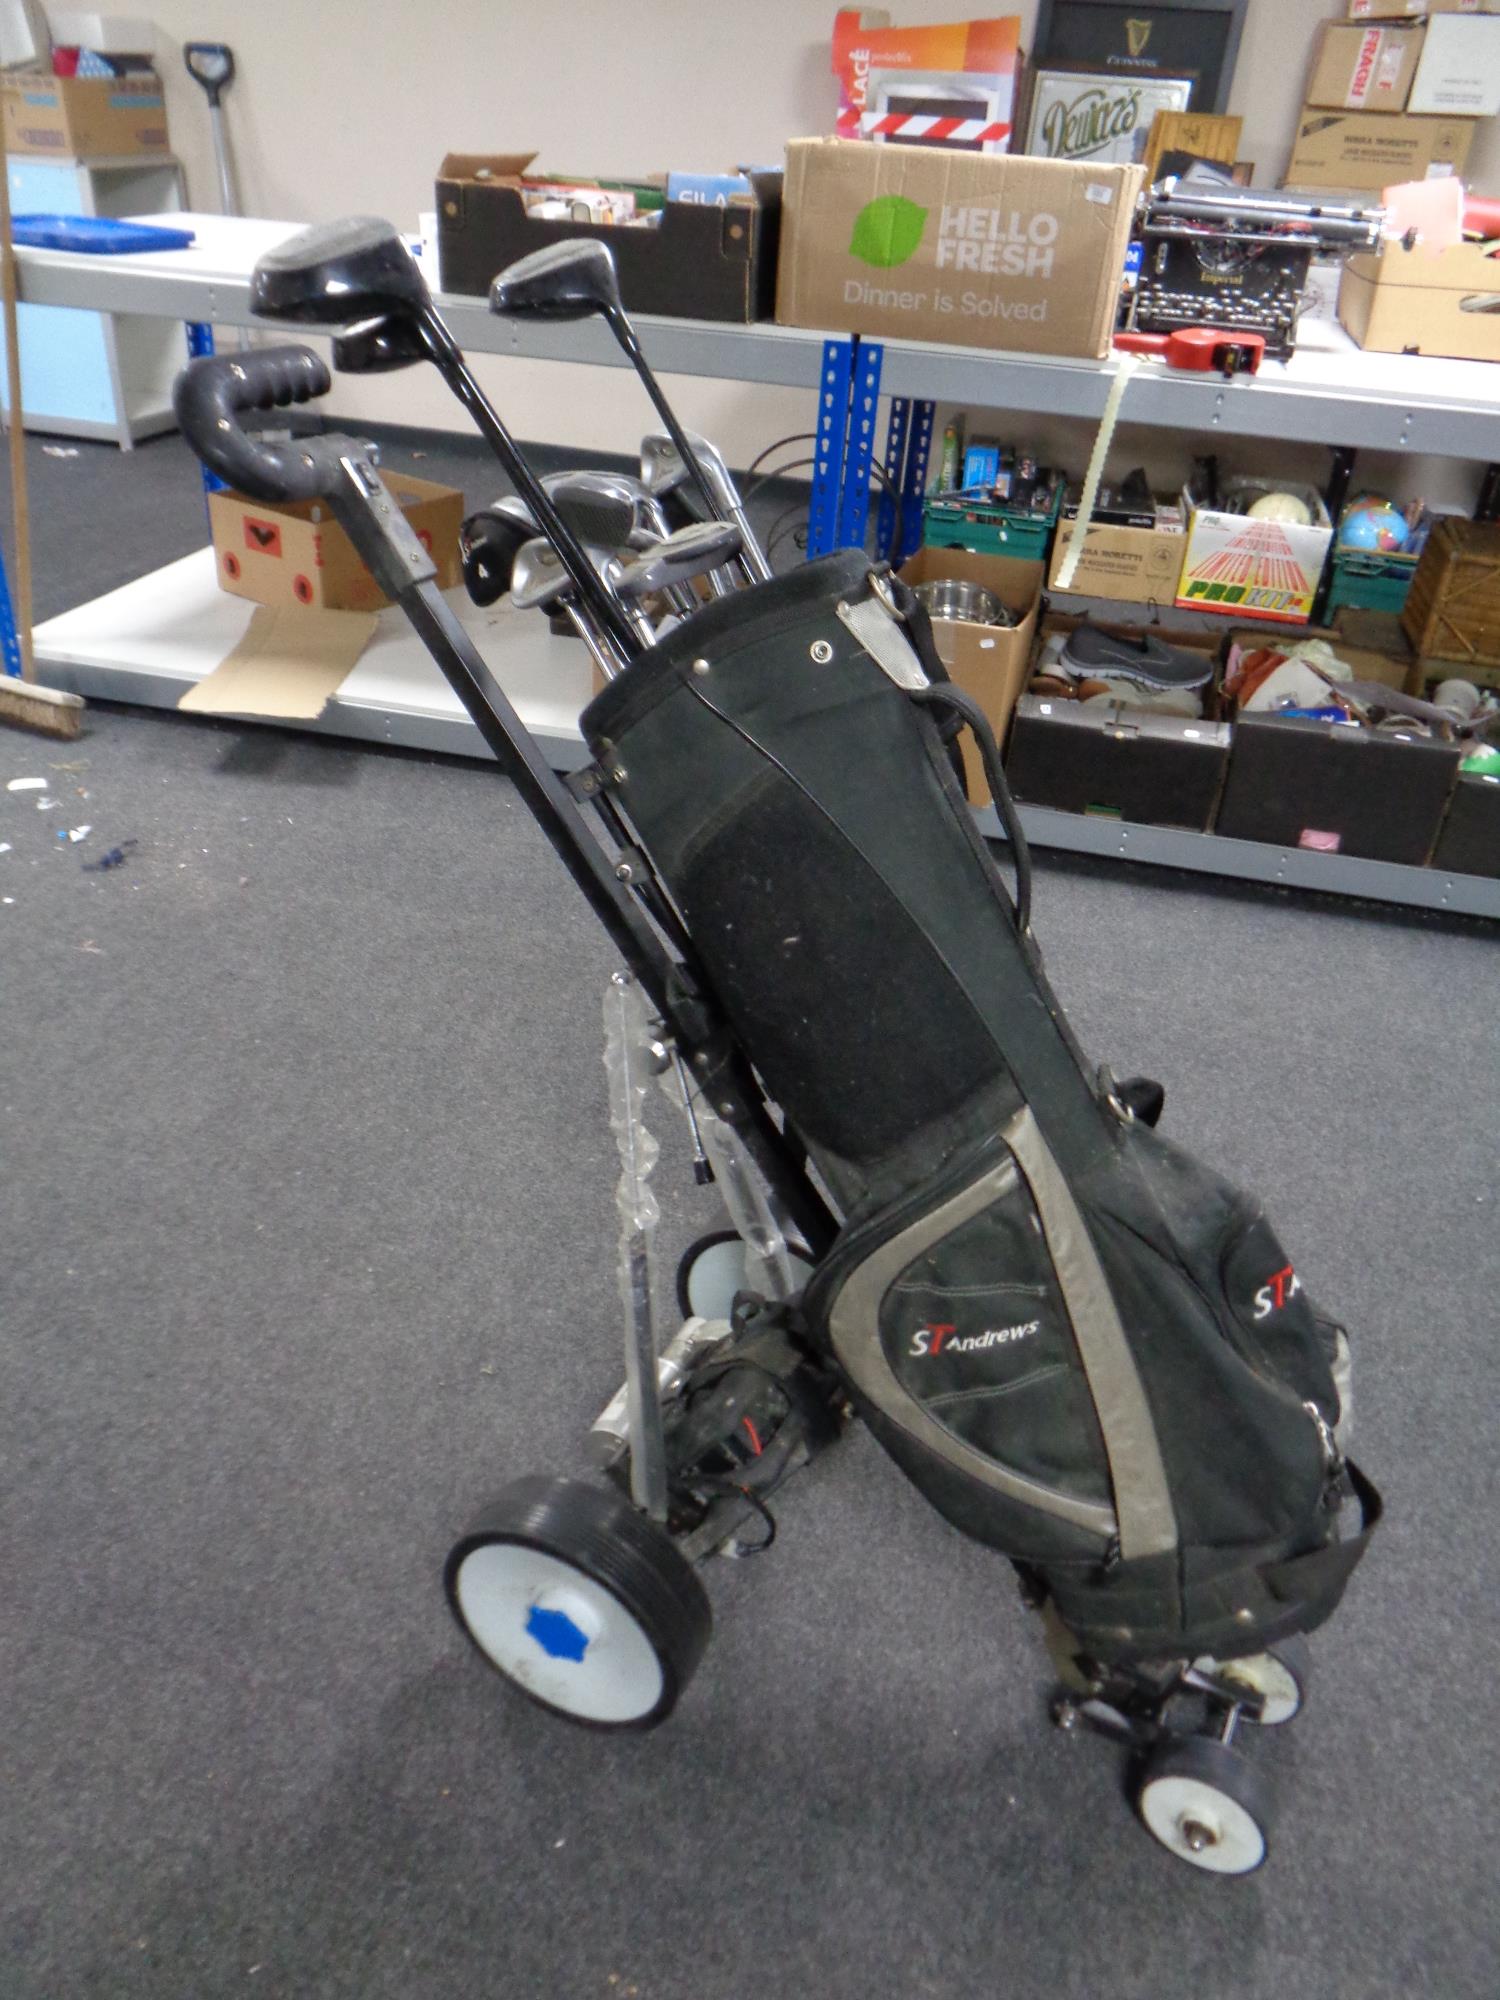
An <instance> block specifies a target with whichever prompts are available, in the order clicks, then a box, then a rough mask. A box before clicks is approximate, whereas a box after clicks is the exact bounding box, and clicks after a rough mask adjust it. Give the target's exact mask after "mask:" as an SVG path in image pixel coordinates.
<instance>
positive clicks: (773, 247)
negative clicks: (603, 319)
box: [436, 153, 781, 324]
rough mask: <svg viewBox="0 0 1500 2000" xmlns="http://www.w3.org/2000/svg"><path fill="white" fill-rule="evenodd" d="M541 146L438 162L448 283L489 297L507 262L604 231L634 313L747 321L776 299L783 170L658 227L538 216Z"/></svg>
mask: <svg viewBox="0 0 1500 2000" xmlns="http://www.w3.org/2000/svg"><path fill="white" fill-rule="evenodd" d="M534 158H535V155H534V154H532V153H449V154H448V156H447V158H446V159H445V160H444V161H443V164H442V166H441V167H440V168H439V169H438V179H437V195H436V202H437V228H438V283H439V285H440V287H441V289H442V290H443V291H445V292H467V293H470V294H477V295H478V296H479V297H480V298H485V297H487V296H488V294H489V289H490V284H491V281H492V280H493V279H494V277H495V276H496V274H497V273H498V272H500V271H503V270H504V269H505V267H506V265H507V264H513V263H515V261H516V259H517V258H518V257H524V256H526V255H527V254H528V252H530V251H532V250H540V249H542V248H543V247H544V246H545V245H546V244H549V243H570V242H573V241H575V240H576V239H577V238H578V237H580V236H597V237H598V238H599V239H600V240H601V241H602V242H605V243H607V244H608V245H609V247H610V250H611V251H612V252H613V254H614V260H615V269H616V270H617V271H618V272H619V274H620V296H621V298H622V299H623V301H624V304H625V309H626V311H627V312H644V313H666V314H668V315H670V316H673V317H677V318H684V319H713V320H727V321H733V322H736V323H739V324H744V323H746V322H748V321H751V320H757V319H770V318H771V316H772V314H773V312H774V311H775V306H776V252H777V242H778V237H779V233H780V225H781V176H780V174H778V173H756V172H752V173H751V174H750V175H749V176H748V178H749V181H750V185H751V188H752V190H753V196H752V198H751V199H750V200H748V201H742V200H733V201H729V202H726V203H725V205H724V206H723V207H722V208H721V207H719V206H718V205H717V204H709V203H705V202H695V201H669V202H667V203H666V204H665V205H664V206H663V208H662V211H661V222H660V223H659V224H657V225H655V226H653V227H651V228H649V229H645V228H633V227H630V226H628V225H625V224H620V225H618V226H611V225H610V224H608V223H599V222H560V221H549V220H548V219H547V218H545V217H543V216H539V215H528V214H527V212H526V205H525V203H524V202H523V200H522V198H521V175H522V174H523V173H524V172H525V171H526V169H527V168H528V167H529V166H530V165H531V163H532V160H533V159H534Z"/></svg>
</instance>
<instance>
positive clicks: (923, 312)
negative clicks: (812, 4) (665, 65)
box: [776, 139, 1144, 360]
mask: <svg viewBox="0 0 1500 2000" xmlns="http://www.w3.org/2000/svg"><path fill="white" fill-rule="evenodd" d="M1143 177H1144V175H1143V169H1142V168H1140V167H1136V166H1100V165H1091V164H1089V163H1087V162H1084V163H1075V162H1070V161H1064V160H1042V159H1030V158H1027V157H1025V156H1011V155H990V154H983V153H956V152H945V151H943V150H942V149H940V148H936V147H925V146H877V145H871V144H869V143H867V142H864V141H860V140H846V139H794V140H793V141H792V143H791V145H790V146H789V147H788V149H787V171H786V184H785V192H784V196H783V206H782V230H781V261H780V268H779V271H778V279H777V292H776V317H777V319H778V320H779V321H780V322H781V324H782V325H783V326H808V327H818V328H828V329H830V330H837V331H842V332H848V333H868V334H876V335H890V336H895V337H898V338H899V337H905V338H907V339H910V340H936V341H945V342H950V343H952V344H954V345H956V346H961V347H1005V348H1014V349H1017V350H1019V351H1021V352H1023V353H1029V354H1071V355H1078V356H1081V357H1083V358H1086V359H1090V360H1099V359H1101V358H1102V357H1103V356H1104V355H1105V354H1106V353H1107V352H1108V351H1109V343H1110V336H1111V334H1112V332H1113V330H1114V323H1115V310H1116V307H1117V306H1118V304H1119V298H1120V284H1121V275H1122V272H1123V269H1124V264H1125V249H1126V244H1127V242H1128V240H1129V237H1130V222H1131V215H1132V212H1133V210H1134V207H1135V200H1136V196H1137V194H1138V193H1139V191H1140V188H1141V184H1142V180H1143Z"/></svg>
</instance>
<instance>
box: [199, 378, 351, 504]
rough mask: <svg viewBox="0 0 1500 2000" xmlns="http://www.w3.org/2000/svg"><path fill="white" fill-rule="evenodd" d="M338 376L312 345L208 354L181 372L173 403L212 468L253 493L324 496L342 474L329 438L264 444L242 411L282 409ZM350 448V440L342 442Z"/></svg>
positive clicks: (271, 497)
mask: <svg viewBox="0 0 1500 2000" xmlns="http://www.w3.org/2000/svg"><path fill="white" fill-rule="evenodd" d="M332 381H333V378H332V376H331V375H330V374H329V372H328V364H327V363H326V362H325V361H324V360H323V359H322V357H321V356H319V355H317V354H314V353H313V351H312V349H311V348H310V347H263V348H257V349H255V350H254V351H253V352H248V353H243V354H233V355H231V354H208V355H203V356H201V357H200V358H199V359H198V360H196V361H190V362H189V363H188V365H187V367H186V368H184V369H183V371H182V373H181V374H180V375H179V376H178V377H177V382H176V386H175V387H174V389H173V391H172V408H173V409H174V410H175V411H176V413H177V421H178V423H179V424H180V425H181V426H182V434H183V436H184V437H185V438H186V439H187V441H188V443H189V444H190V445H191V446H192V447H193V450H194V451H195V452H196V453H197V454H198V456H199V458H201V459H202V461H203V463H204V464H205V465H206V466H207V467H208V468H209V470H210V471H211V472H216V473H218V475H219V477H220V478H221V479H223V480H226V481H227V482H228V484H229V485H231V486H233V487H234V488H235V489H236V490H237V491H238V492H241V493H246V494H248V495H249V496H250V498H251V499H252V500H265V501H291V500H319V499H324V498H326V497H327V495H328V494H329V493H330V492H331V491H332V490H333V487H334V485H335V484H336V482H337V480H338V478H339V461H338V456H337V454H336V453H335V452H330V451H328V450H327V449H326V446H327V444H328V443H329V442H330V440H327V439H324V438H303V439H294V440H293V441H292V442H291V443H290V444H267V443H266V442H265V441H264V439H261V438H257V437H251V436H250V434H249V433H248V432H247V431H245V430H244V429H242V428H241V425H240V421H239V417H240V412H241V411H242V410H270V409H276V408H285V406H286V405H287V404H288V403H306V402H310V401H311V400H312V399H313V398H314V397H315V396H322V395H326V394H327V392H328V390H329V388H330V387H331V385H332ZM344 448H345V449H347V441H345V443H344Z"/></svg>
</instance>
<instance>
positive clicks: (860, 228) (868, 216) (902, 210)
mask: <svg viewBox="0 0 1500 2000" xmlns="http://www.w3.org/2000/svg"><path fill="white" fill-rule="evenodd" d="M926 222H927V211H926V209H925V208H921V207H919V206H918V204H917V203H916V202H914V201H908V200H907V199H906V196H905V195H904V194H883V195H881V196H880V197H879V199H878V200H876V201H867V202H866V203H865V205H864V207H863V208H862V209H861V210H860V211H859V214H858V215H856V216H855V218H854V234H853V235H852V236H851V237H850V239H849V255H850V256H851V257H858V258H859V259H860V261H861V262H862V263H865V264H878V265H879V266H880V268H881V269H882V270H888V269H889V268H890V266H891V265H892V264H904V263H905V262H906V260H907V258H908V257H911V256H913V255H914V254H915V252H916V248H917V245H918V244H919V243H920V242H921V240H922V230H923V228H924V227H925V226H926Z"/></svg>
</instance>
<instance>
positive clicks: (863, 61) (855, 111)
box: [833, 7, 1021, 153]
mask: <svg viewBox="0 0 1500 2000" xmlns="http://www.w3.org/2000/svg"><path fill="white" fill-rule="evenodd" d="M1020 35H1021V22H1020V17H1019V16H1018V15H1015V14H1007V15H1002V16H999V17H991V18H990V19H987V20H977V21H945V22H941V23H938V24H937V25H935V26H929V27H922V28H893V27H892V26H891V21H890V16H889V14H887V13H886V12H885V10H884V9H883V8H879V9H876V8H863V7H841V8H840V9H839V11H838V12H837V13H836V14H835V15H834V17H833V73H834V75H835V76H836V77H837V78H838V85H839V109H838V118H837V120H836V122H835V125H834V131H835V132H836V133H837V134H838V136H839V138H841V139H874V140H877V141H889V140H891V139H896V140H898V141H899V140H900V139H901V137H902V135H903V131H904V130H905V128H906V127H907V126H908V125H909V124H911V123H913V122H917V129H918V130H920V131H923V132H927V131H930V129H931V127H930V120H931V119H933V118H934V117H936V118H942V119H944V120H952V121H953V122H954V123H955V124H959V125H961V126H962V127H963V128H964V129H963V133H962V137H961V138H960V137H958V136H957V135H955V134H953V133H951V132H950V133H947V134H945V135H944V137H945V138H946V139H948V140H949V141H951V142H952V143H954V144H958V145H962V146H964V147H966V148H977V149H979V150H981V151H983V152H986V153H1003V152H1004V151H1005V148H1006V145H1007V143H1008V142H1009V140H1010V136H1011V126H1012V122H1013V120H1014V118H1015V107H1016V84H1017V80H1018V78H1019V75H1020V68H1021V52H1020V48H1019V42H1020ZM908 84H909V87H906V86H908ZM943 142H944V140H943V139H942V138H929V139H927V141H926V143H927V144H929V145H931V144H941V143H943Z"/></svg>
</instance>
